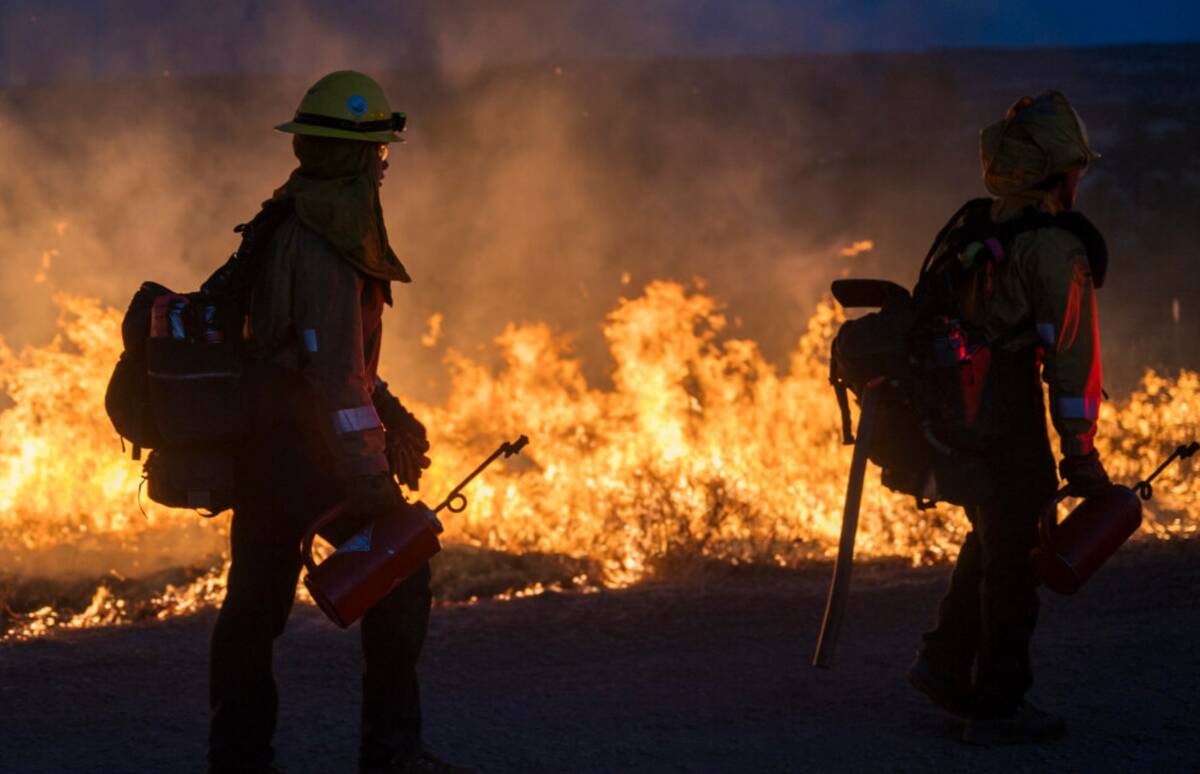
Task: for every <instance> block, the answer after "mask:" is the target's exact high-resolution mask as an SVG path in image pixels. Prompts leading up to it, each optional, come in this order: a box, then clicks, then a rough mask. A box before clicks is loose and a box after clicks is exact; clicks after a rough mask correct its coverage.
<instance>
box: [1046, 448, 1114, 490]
mask: <svg viewBox="0 0 1200 774" xmlns="http://www.w3.org/2000/svg"><path fill="white" fill-rule="evenodd" d="M1058 472H1059V473H1060V474H1061V475H1062V477H1063V478H1065V479H1066V480H1067V486H1068V487H1069V492H1070V494H1071V495H1072V496H1073V497H1091V496H1092V495H1095V494H1100V493H1101V492H1104V491H1106V490H1107V489H1108V488H1109V487H1111V486H1112V481H1110V480H1109V479H1108V473H1107V472H1106V471H1105V470H1104V465H1102V464H1101V462H1100V453H1099V452H1098V451H1096V450H1095V449H1092V450H1091V451H1090V452H1088V453H1087V454H1077V455H1073V456H1070V457H1063V459H1062V462H1060V463H1059V464H1058Z"/></svg>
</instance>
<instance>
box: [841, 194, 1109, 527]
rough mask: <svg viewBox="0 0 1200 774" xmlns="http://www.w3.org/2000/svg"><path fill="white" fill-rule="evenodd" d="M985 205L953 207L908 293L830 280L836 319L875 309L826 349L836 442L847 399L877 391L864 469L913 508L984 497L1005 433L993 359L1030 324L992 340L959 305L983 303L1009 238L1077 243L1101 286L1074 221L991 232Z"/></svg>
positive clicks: (1095, 250)
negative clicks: (836, 415) (837, 305)
mask: <svg viewBox="0 0 1200 774" xmlns="http://www.w3.org/2000/svg"><path fill="white" fill-rule="evenodd" d="M991 206H992V200H991V199H973V200H971V201H969V202H967V203H966V204H965V205H963V206H962V207H961V208H960V209H959V210H958V211H957V212H956V213H955V214H954V216H953V217H951V219H950V220H949V222H947V224H946V225H945V226H944V227H943V228H942V229H941V231H940V232H939V233H938V235H937V237H936V238H935V239H934V241H933V244H932V246H931V247H930V248H929V252H928V253H927V254H926V256H925V260H924V262H923V263H922V266H921V272H920V275H919V277H918V280H917V284H916V286H915V287H914V288H913V291H912V292H911V293H910V292H909V291H907V290H906V289H904V288H902V287H901V286H899V285H896V284H895V283H892V282H887V281H883V280H838V281H836V282H834V283H833V294H834V297H835V298H836V299H837V300H838V301H839V302H841V303H842V305H843V306H846V307H879V311H877V312H872V313H870V314H867V315H864V316H863V317H860V318H857V319H853V320H848V321H846V322H845V323H843V324H842V326H841V328H840V329H839V330H838V333H837V335H836V336H835V337H834V340H833V345H832V349H831V353H830V377H829V378H830V383H831V384H832V385H833V387H834V391H835V394H836V396H837V399H838V405H839V408H840V411H841V416H842V432H843V441H844V442H845V443H847V444H849V443H853V442H854V438H853V434H852V432H851V423H850V410H849V400H848V397H847V392H850V393H853V394H854V395H855V396H856V397H858V398H859V399H860V400H861V399H862V397H863V394H864V393H865V391H866V390H867V389H875V390H877V391H878V396H877V397H878V410H877V413H876V426H875V429H874V433H873V434H872V436H871V442H870V447H869V448H868V450H867V454H868V458H869V459H870V460H871V461H872V462H874V463H875V464H876V465H878V466H879V467H880V468H881V469H882V482H883V484H884V486H886V487H888V488H889V489H892V490H893V491H896V492H900V493H902V494H907V495H910V496H912V497H914V498H915V499H916V502H917V507H918V508H919V509H924V508H929V507H932V506H933V505H934V504H935V503H937V502H949V503H953V504H956V505H968V504H971V503H973V502H978V500H979V498H980V497H981V496H982V495H985V494H986V493H987V492H988V491H989V490H990V488H991V487H992V486H993V485H994V482H993V478H994V476H993V475H992V474H991V470H990V467H991V466H990V464H989V460H988V454H989V452H991V451H992V450H994V449H995V448H996V444H997V443H998V441H999V440H1000V439H1001V438H1002V437H1003V434H1004V432H1005V430H1006V427H1005V422H1004V419H1003V405H1002V404H1003V398H1002V397H1001V396H996V395H993V394H992V392H991V391H992V390H993V389H995V385H994V384H993V383H992V382H993V381H994V380H992V381H989V378H988V376H989V373H990V372H991V369H992V361H993V352H995V351H997V350H999V349H1000V348H1001V347H1002V346H1003V345H1005V344H1007V343H1009V342H1011V341H1013V340H1015V339H1016V337H1018V336H1020V335H1022V334H1024V333H1025V332H1026V331H1028V330H1030V329H1031V328H1032V327H1033V325H1034V321H1033V320H1028V321H1026V324H1025V325H1020V326H1017V327H1016V328H1015V329H1014V330H1012V331H1011V332H1009V333H1008V334H1006V335H1005V336H1003V337H1001V338H1000V339H998V340H989V339H988V337H987V336H986V335H985V334H984V332H983V331H982V330H979V329H977V328H975V327H974V326H971V325H970V324H969V323H968V322H966V320H964V315H963V310H962V308H961V306H962V303H963V299H964V298H975V299H979V300H982V301H986V299H987V297H988V296H989V295H990V293H991V290H992V281H993V277H994V275H995V273H996V272H997V270H998V269H999V267H1000V266H1001V264H1002V262H1003V261H1004V260H1005V259H1006V252H1007V250H1008V249H1009V248H1010V247H1011V245H1012V240H1013V239H1014V238H1015V237H1016V236H1017V235H1018V234H1020V233H1023V232H1026V231H1031V230H1034V229H1038V228H1044V227H1047V226H1057V227H1060V228H1065V229H1067V230H1069V231H1071V232H1072V233H1073V234H1075V235H1076V236H1077V237H1079V238H1080V239H1081V241H1083V243H1084V245H1085V247H1086V249H1087V253H1088V260H1089V263H1090V264H1091V269H1092V277H1093V282H1094V284H1095V286H1096V287H1097V288H1098V287H1100V286H1101V285H1102V284H1103V282H1104V275H1105V269H1106V268H1107V259H1108V252H1107V248H1106V246H1105V244H1104V239H1103V237H1101V236H1100V233H1099V232H1098V231H1097V230H1096V228H1095V226H1093V225H1092V224H1091V222H1090V221H1088V220H1087V218H1086V217H1084V216H1083V215H1082V214H1080V213H1077V212H1067V213H1061V214H1059V215H1049V214H1047V213H1043V212H1040V211H1035V210H1032V209H1030V210H1027V211H1026V212H1025V213H1023V214H1021V215H1019V216H1017V217H1016V218H1014V219H1012V220H1010V221H1006V222H1004V223H999V224H997V223H993V222H992V220H991Z"/></svg>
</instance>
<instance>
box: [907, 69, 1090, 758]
mask: <svg viewBox="0 0 1200 774" xmlns="http://www.w3.org/2000/svg"><path fill="white" fill-rule="evenodd" d="M980 155H981V161H982V172H983V180H984V184H985V185H986V187H987V189H988V191H989V193H991V194H992V196H993V197H994V198H993V199H990V200H979V204H978V205H977V206H978V207H981V208H982V210H983V213H982V214H983V215H984V216H985V217H990V219H991V222H992V223H993V224H997V227H998V228H999V229H1001V231H1002V232H1003V233H1007V234H1009V235H1010V236H1009V238H1008V239H1007V243H1005V244H1001V243H1000V242H999V241H996V244H994V245H989V246H988V247H987V248H986V249H988V250H989V251H990V252H994V254H995V256H996V258H995V261H994V264H993V270H992V271H991V272H989V274H988V276H987V277H986V278H985V280H983V285H982V286H979V285H977V286H975V287H972V288H970V289H969V291H970V297H964V298H963V299H962V303H961V308H962V310H963V316H964V318H965V319H966V322H969V323H971V324H973V325H974V326H976V327H977V328H980V329H982V330H983V331H984V332H985V334H986V337H987V339H988V341H989V344H990V347H991V350H992V363H991V372H990V373H989V376H988V380H989V381H988V385H989V387H988V389H990V390H991V392H990V394H988V393H985V399H986V400H990V401H992V402H993V403H995V404H1002V406H1003V414H1004V417H1005V424H1004V428H1003V433H1002V437H1001V438H1000V441H999V443H998V448H997V451H996V452H995V454H994V456H993V458H992V464H991V466H990V472H989V477H990V479H991V481H990V483H989V486H988V487H987V492H988V493H987V494H986V495H985V496H984V497H982V498H981V501H980V502H979V503H978V505H976V506H974V507H970V508H968V516H969V517H970V521H971V525H972V528H973V529H972V531H971V532H970V534H968V536H967V538H966V540H965V542H964V543H963V546H962V551H961V553H960V554H959V557H958V563H957V565H956V566H955V568H954V574H953V577H952V579H951V583H950V589H949V591H948V592H947V594H946V596H945V598H944V599H943V600H942V602H941V605H940V607H939V610H938V618H937V624H936V626H935V628H934V629H933V631H930V632H928V633H927V634H925V636H924V643H923V646H922V648H921V650H920V653H919V655H918V658H917V661H916V664H915V665H914V666H913V669H912V671H911V672H910V674H909V679H910V682H912V684H913V685H914V686H915V687H916V688H917V689H919V690H920V691H922V692H924V693H925V694H927V695H928V696H929V697H930V698H931V699H932V700H933V701H934V702H935V703H936V704H938V705H939V706H941V707H943V708H944V709H947V710H949V711H951V712H953V713H955V714H959V715H962V716H964V717H966V718H967V723H966V726H965V729H964V739H965V741H967V742H971V743H977V744H984V745H990V744H1004V743H1022V742H1038V741H1046V740H1050V739H1054V738H1057V737H1059V736H1061V735H1062V734H1063V733H1065V730H1066V726H1065V723H1064V721H1062V720H1061V719H1060V718H1057V717H1054V716H1052V715H1050V714H1049V713H1046V712H1043V711H1041V710H1038V709H1037V708H1035V707H1034V706H1033V705H1032V704H1030V703H1029V702H1027V701H1026V700H1025V694H1026V692H1027V691H1028V689H1029V688H1030V686H1031V684H1032V680H1033V676H1032V672H1031V669H1030V659H1029V643H1030V638H1031V635H1032V634H1033V629H1034V624H1035V622H1036V620H1037V614H1038V597H1037V591H1036V580H1035V577H1034V572H1033V567H1032V563H1031V561H1030V552H1031V550H1032V549H1033V548H1034V547H1035V544H1036V542H1037V524H1038V515H1039V513H1040V511H1041V510H1042V508H1044V507H1045V506H1046V503H1047V502H1048V501H1049V500H1050V499H1051V498H1052V497H1053V495H1054V492H1055V490H1056V487H1057V477H1056V475H1055V455H1054V453H1053V451H1052V449H1051V446H1050V440H1049V437H1048V432H1047V428H1046V423H1045V404H1044V402H1043V394H1042V386H1041V381H1044V382H1045V383H1046V384H1047V385H1048V386H1049V396H1050V415H1051V417H1052V419H1053V423H1054V427H1055V429H1056V430H1057V432H1058V436H1059V438H1060V440H1061V449H1060V450H1059V451H1060V452H1061V454H1060V459H1061V461H1060V463H1059V471H1060V472H1061V474H1062V476H1063V478H1065V479H1066V481H1067V482H1068V484H1069V486H1070V488H1071V490H1072V493H1073V494H1076V495H1079V496H1087V495H1088V494H1091V493H1095V492H1098V491H1100V490H1101V489H1103V488H1104V487H1106V486H1108V485H1109V480H1108V476H1107V474H1106V473H1105V470H1104V467H1103V465H1102V464H1101V462H1100V459H1099V456H1098V455H1097V452H1096V449H1095V446H1094V445H1093V437H1094V436H1095V432H1096V419H1097V416H1098V414H1099V409H1100V400H1101V396H1102V390H1101V368H1100V340H1099V326H1098V320H1097V312H1096V289H1097V288H1098V287H1099V286H1100V285H1101V284H1102V283H1103V280H1104V271H1105V265H1106V261H1107V250H1106V248H1105V245H1104V240H1103V239H1102V238H1101V237H1100V235H1099V233H1098V232H1097V231H1096V230H1095V228H1094V227H1093V226H1091V224H1090V222H1088V221H1087V219H1086V218H1084V217H1083V216H1082V215H1080V214H1079V213H1077V212H1074V211H1073V208H1074V205H1075V198H1076V193H1077V190H1078V187H1079V182H1080V179H1081V178H1082V177H1083V175H1084V173H1085V172H1087V170H1088V169H1089V167H1090V166H1091V165H1092V163H1093V162H1094V161H1096V159H1098V158H1099V154H1097V153H1096V152H1095V151H1093V150H1092V148H1091V145H1090V143H1089V140H1088V134H1087V130H1086V128H1085V127H1084V124H1083V121H1082V120H1081V119H1080V117H1079V116H1078V114H1076V112H1075V110H1074V109H1073V108H1072V107H1071V105H1070V104H1069V103H1068V102H1067V99H1066V97H1064V96H1063V95H1062V94H1060V93H1059V92H1056V91H1048V92H1045V93H1043V94H1041V95H1039V96H1037V97H1024V98H1022V99H1021V100H1019V101H1018V102H1016V103H1015V104H1014V105H1013V106H1012V107H1011V108H1009V110H1008V112H1007V114H1006V115H1005V116H1004V118H1003V119H1001V120H1000V121H998V122H996V123H994V124H992V125H990V126H988V127H987V128H985V129H983V131H982V132H981V133H980ZM970 208H971V205H968V206H967V207H964V210H963V211H960V212H965V214H964V215H963V218H964V221H963V222H965V219H966V218H969V217H970V213H969V212H968V211H969V209H970ZM951 233H953V227H951ZM952 242H953V240H949V239H948V240H945V241H944V242H943V243H944V244H949V243H952ZM934 260H935V264H936V260H937V259H936V258H935V259H934ZM966 295H967V293H964V296H966ZM1039 369H1040V374H1039ZM1039 377H1040V380H1039Z"/></svg>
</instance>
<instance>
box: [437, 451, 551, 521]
mask: <svg viewBox="0 0 1200 774" xmlns="http://www.w3.org/2000/svg"><path fill="white" fill-rule="evenodd" d="M528 445H529V438H528V437H526V436H524V435H522V436H521V437H520V438H518V439H517V440H515V441H505V442H504V443H502V444H500V448H499V449H496V451H494V452H492V455H491V456H490V457H488V458H487V459H486V460H484V461H483V463H482V464H481V465H480V466H479V467H477V468H475V469H474V470H472V471H471V474H470V475H469V476H467V477H466V478H464V479H463V480H462V483H460V484H459V485H458V486H456V487H454V489H452V490H450V494H449V495H447V497H446V499H445V500H443V501H442V504H441V505H439V506H438V507H436V508H434V509H433V512H434V514H438V513H441V512H442V510H447V511H450V512H451V513H462V512H463V511H464V510H465V509H466V507H467V497H466V495H464V494H463V493H462V490H463V489H464V488H465V487H466V486H467V484H469V483H471V482H472V481H474V480H475V477H476V476H478V475H479V474H480V473H482V472H483V471H484V469H485V468H487V466H488V465H491V464H492V463H493V462H495V461H496V460H498V459H499V458H500V457H505V458H508V457H511V456H513V455H514V454H520V453H521V450H522V449H524V448H525V447H526V446H528Z"/></svg>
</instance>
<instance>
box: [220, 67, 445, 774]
mask: <svg viewBox="0 0 1200 774" xmlns="http://www.w3.org/2000/svg"><path fill="white" fill-rule="evenodd" d="M404 124H405V118H404V115H403V114H402V113H394V112H392V109H391V107H390V106H389V104H388V101H387V99H386V97H385V96H384V94H383V90H382V89H381V88H380V86H379V84H377V83H376V82H375V81H374V80H372V79H371V78H369V77H367V76H366V75H363V74H362V73H358V72H352V71H341V72H335V73H331V74H329V75H327V76H325V77H324V78H322V79H321V80H319V81H318V82H317V83H316V84H315V85H314V86H313V87H312V88H311V89H309V90H308V92H307V94H305V95H304V98H303V100H302V101H301V103H300V107H299V109H298V110H297V111H296V115H295V117H294V118H293V120H292V121H290V122H288V123H285V124H283V125H281V126H279V127H277V128H278V129H279V130H281V131H283V132H288V133H290V134H291V135H292V149H293V151H294V152H295V155H296V157H297V159H298V160H299V166H298V167H297V168H296V170H295V171H294V172H292V174H291V176H290V177H289V178H288V180H287V181H286V182H285V183H284V184H283V186H281V187H280V188H279V189H278V190H277V191H275V194H274V196H273V197H272V199H270V200H269V201H268V202H266V203H265V204H264V206H263V210H262V212H261V213H260V215H259V216H258V217H256V218H255V220H254V221H251V224H250V227H251V228H269V229H270V230H271V233H270V235H269V238H267V237H266V235H262V234H260V235H258V236H259V237H260V238H264V239H265V242H264V244H265V248H264V249H263V251H262V255H261V256H258V257H257V258H256V260H257V262H258V263H257V265H258V266H259V270H258V276H257V280H256V281H255V282H254V284H253V287H252V289H251V294H250V303H249V315H248V331H249V339H250V345H251V348H252V351H253V352H254V358H253V361H252V365H251V366H250V367H249V368H248V373H247V381H248V382H249V383H250V390H249V392H250V396H251V397H250V400H251V409H252V416H253V427H252V428H250V433H249V440H248V441H247V442H246V443H245V445H244V448H242V450H241V452H240V454H239V456H238V461H237V465H238V471H237V473H238V476H237V478H238V492H237V497H236V501H235V505H234V515H233V521H232V525H231V538H230V539H231V550H232V564H231V566H230V570H229V582H228V593H227V596H226V598H225V602H224V604H223V605H222V607H221V612H220V615H219V617H218V619H217V623H216V627H215V630H214V632H213V638H212V661H211V675H210V707H211V726H210V733H209V756H208V757H209V766H210V771H212V772H268V771H273V770H274V769H273V768H272V766H273V764H272V760H273V750H272V747H271V741H272V735H273V732H274V728H275V718H276V709H277V693H276V689H275V683H274V678H273V676H272V670H271V652H272V645H273V641H274V640H275V638H276V637H278V636H279V635H280V634H281V633H282V632H283V629H284V626H285V624H286V622H287V618H288V614H289V612H290V610H291V607H292V603H293V599H294V597H295V592H296V581H297V578H298V576H299V573H300V566H301V563H300V556H299V550H298V546H299V544H300V538H301V536H302V534H303V532H304V530H305V528H306V527H307V526H308V525H309V524H311V523H313V522H314V520H315V519H316V518H317V517H319V516H320V515H321V513H322V511H323V510H324V509H325V508H326V507H328V506H330V505H332V504H333V503H335V502H338V501H343V500H346V499H348V500H349V501H350V502H351V503H352V504H353V508H352V513H351V514H350V515H348V516H347V517H345V518H344V519H343V520H341V521H338V522H335V523H334V525H333V527H332V528H330V529H329V530H328V534H326V535H325V537H327V538H328V539H329V540H330V541H331V542H333V543H334V544H335V545H336V544H339V543H341V542H342V541H344V540H345V539H346V538H347V537H349V536H350V535H352V534H354V533H356V532H358V531H359V530H360V529H362V528H363V527H364V526H365V525H366V524H368V523H369V522H370V521H372V520H373V519H374V518H375V517H376V516H378V515H380V514H381V513H382V512H384V511H385V510H386V509H387V508H388V507H389V506H394V505H396V504H397V503H398V502H400V501H401V500H402V495H401V492H400V489H399V485H398V483H397V480H398V482H399V484H400V485H404V486H406V487H408V488H409V489H416V487H417V485H418V482H419V479H420V476H421V471H422V469H423V468H425V467H428V465H429V460H428V458H427V457H426V456H425V453H426V452H427V451H428V449H429V444H428V442H427V440H426V437H425V428H424V427H423V426H422V424H421V423H420V422H419V421H418V420H417V419H416V417H414V416H413V415H412V414H411V413H409V412H408V411H407V410H406V409H405V408H404V407H403V406H402V405H401V404H400V402H399V401H398V400H397V399H396V398H395V397H393V396H392V395H391V394H390V393H389V391H388V388H387V385H386V384H384V383H383V381H381V380H380V378H379V376H378V373H377V369H378V365H379V354H380V342H381V340H382V331H383V328H382V320H383V312H384V308H385V306H388V305H390V304H391V303H392V283H393V282H400V283H407V282H410V281H411V280H410V278H409V275H408V272H407V271H406V270H405V268H404V266H403V265H402V264H401V262H400V261H399V259H398V258H397V257H396V254H395V253H394V252H393V250H392V247H391V245H390V244H389V242H388V235H387V231H386V229H385V228H384V222H383V213H382V209H381V208H380V200H379V191H380V186H381V185H382V183H383V179H384V173H385V171H386V170H387V168H388V162H387V159H388V146H389V144H390V143H396V142H399V141H400V139H401V138H400V132H402V131H403V130H404ZM260 241H261V240H260ZM430 599H431V597H430V588H429V567H428V565H426V566H425V567H423V568H422V569H421V570H420V571H418V572H417V573H416V574H414V575H413V576H411V577H409V578H408V579H406V580H405V581H404V582H402V583H401V584H399V585H398V586H397V587H396V588H395V589H393V590H392V592H391V593H389V594H388V595H387V596H386V597H385V598H384V599H383V600H382V601H381V602H379V603H378V604H377V605H376V606H375V607H374V608H372V609H371V610H370V611H368V612H367V613H366V615H365V616H364V617H363V619H362V624H361V636H362V651H363V679H362V720H361V722H362V728H361V745H360V755H359V770H360V771H362V772H454V771H468V770H467V769H461V768H457V767H453V766H450V765H448V764H446V763H444V762H442V761H440V760H439V759H437V758H436V757H435V756H433V755H432V754H431V753H430V752H428V751H427V750H426V749H425V747H424V745H423V742H422V736H421V708H420V698H419V691H418V686H417V675H416V671H415V666H416V662H417V658H418V656H419V654H420V651H421V645H422V643H423V641H424V639H425V632H426V628H427V625H428V621H429V608H430ZM313 730H314V731H317V730H318V729H315V728H314V729H313Z"/></svg>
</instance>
